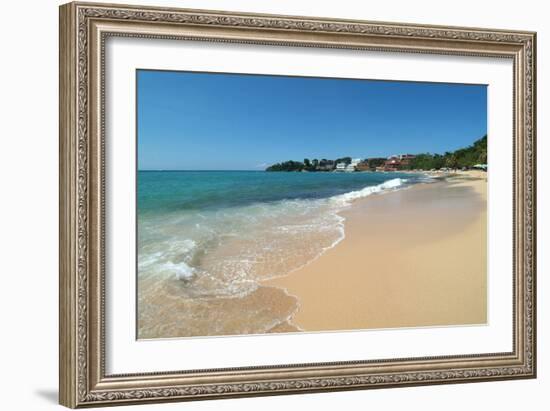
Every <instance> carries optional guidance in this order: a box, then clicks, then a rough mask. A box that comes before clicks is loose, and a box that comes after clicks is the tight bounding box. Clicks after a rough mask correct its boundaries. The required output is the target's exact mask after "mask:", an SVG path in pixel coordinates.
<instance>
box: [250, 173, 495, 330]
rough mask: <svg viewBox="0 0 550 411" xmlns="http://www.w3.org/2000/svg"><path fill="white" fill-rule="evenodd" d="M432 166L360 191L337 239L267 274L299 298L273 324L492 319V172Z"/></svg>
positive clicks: (347, 325)
mask: <svg viewBox="0 0 550 411" xmlns="http://www.w3.org/2000/svg"><path fill="white" fill-rule="evenodd" d="M424 174H427V175H429V176H431V177H432V178H436V179H437V181H436V182H434V183H430V184H418V185H415V186H411V187H408V188H407V189H404V190H396V191H393V192H385V193H384V194H383V195H373V196H368V197H367V198H362V199H359V200H356V201H355V202H354V203H353V204H352V205H351V207H350V208H348V209H346V210H343V211H342V212H340V215H341V216H342V217H344V218H345V221H344V226H345V233H346V234H345V237H344V238H343V239H342V240H341V241H340V242H338V243H337V244H336V246H334V247H332V248H329V249H328V250H326V251H325V252H323V254H321V255H320V256H319V257H318V258H316V259H314V260H312V261H311V262H309V263H307V264H306V265H304V266H302V267H300V268H297V269H296V270H293V271H292V272H291V273H289V274H287V275H286V276H281V277H277V278H273V279H269V280H265V281H262V282H261V285H260V286H261V287H267V288H279V289H283V290H284V291H285V292H286V293H287V295H289V296H293V297H295V298H296V299H297V302H298V308H297V309H296V311H295V312H294V313H293V314H292V315H291V316H290V317H289V319H288V320H287V321H285V322H284V323H282V324H279V325H277V326H275V327H273V328H272V329H270V330H269V332H277V333H278V332H297V331H299V332H303V331H306V332H307V331H336V330H346V329H350V330H351V329H373V328H396V327H422V326H441V325H474V324H484V323H486V321H487V307H486V306H487V283H486V276H487V273H486V266H487V255H486V236H487V233H486V224H487V222H486V204H487V187H486V181H487V173H485V172H477V171H465V172H457V173H453V174H449V175H441V174H440V173H438V174H435V175H432V174H430V173H424ZM449 209H450V210H449ZM449 211H451V212H452V213H453V214H452V218H449ZM419 221H421V223H422V224H418V222H419ZM442 223H443V225H441V224H442ZM396 244H398V245H399V247H398V248H395V245H396ZM395 252H398V255H396V254H395ZM365 253H366V254H365ZM427 261H431V263H429V262H428V263H427ZM466 261H467V262H468V263H465V262H466ZM449 263H451V264H449ZM460 267H464V269H463V270H462V269H461V268H460ZM461 270H462V271H463V272H460V271H461ZM422 285H423V286H424V287H422ZM359 289H361V290H362V292H357V290H359ZM434 293H435V294H434Z"/></svg>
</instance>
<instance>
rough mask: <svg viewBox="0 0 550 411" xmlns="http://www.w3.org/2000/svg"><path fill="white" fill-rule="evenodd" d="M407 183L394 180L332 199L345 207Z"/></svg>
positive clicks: (402, 179)
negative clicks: (360, 199)
mask: <svg viewBox="0 0 550 411" xmlns="http://www.w3.org/2000/svg"><path fill="white" fill-rule="evenodd" d="M405 182H407V179H404V178H394V179H392V180H388V181H385V182H383V183H381V184H378V185H375V186H369V187H365V188H363V189H361V190H357V191H350V192H349V193H345V194H340V195H337V196H334V197H332V200H333V201H334V202H335V203H337V204H338V205H343V206H345V205H349V204H350V202H352V201H353V200H357V199H359V198H364V197H367V196H370V195H371V194H375V193H380V192H383V191H388V190H395V189H397V188H399V187H401V186H402V185H403V184H404V183H405Z"/></svg>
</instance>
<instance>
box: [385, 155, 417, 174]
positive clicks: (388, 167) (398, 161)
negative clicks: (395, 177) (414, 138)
mask: <svg viewBox="0 0 550 411" xmlns="http://www.w3.org/2000/svg"><path fill="white" fill-rule="evenodd" d="M415 157H416V156H414V155H413V154H399V155H392V156H389V157H388V158H387V159H386V161H385V162H384V164H383V165H381V166H379V167H376V170H377V171H398V170H400V169H402V168H403V167H408V166H409V165H410V164H411V161H412V160H413V159H414V158H415Z"/></svg>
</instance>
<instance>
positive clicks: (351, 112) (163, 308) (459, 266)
mask: <svg viewBox="0 0 550 411" xmlns="http://www.w3.org/2000/svg"><path fill="white" fill-rule="evenodd" d="M136 93H137V99H136V129H137V152H136V158H137V169H136V189H137V193H136V216H137V217H136V230H137V236H136V250H137V261H136V267H137V273H136V284H137V295H136V331H137V338H138V339H155V338H186V337H214V336H239V335H262V334H274V333H304V332H306V333H307V332H335V331H357V330H374V329H378V330H380V329H393V328H401V327H441V326H472V325H483V324H486V323H487V182H488V174H489V173H490V170H489V164H488V152H487V140H488V138H490V136H488V135H487V86H486V85H484V84H457V83H430V82H413V81H385V80H366V79H347V78H319V77H300V76H281V75H251V74H232V73H207V72H188V71H163V70H141V69H140V70H137V71H136Z"/></svg>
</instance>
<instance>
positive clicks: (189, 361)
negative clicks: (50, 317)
mask: <svg viewBox="0 0 550 411" xmlns="http://www.w3.org/2000/svg"><path fill="white" fill-rule="evenodd" d="M535 56H536V36H535V33H533V32H527V31H525V32H518V31H509V30H488V29H479V28H475V29H474V28H460V27H442V26H432V25H429V26H428V25H426V26H424V25H412V24H402V23H399V24H398V23H380V22H366V21H351V20H331V19H318V18H312V17H291V16H275V15H256V14H245V13H231V12H220V11H200V10H186V9H167V8H155V7H134V6H120V5H107V4H92V3H70V4H66V5H63V6H61V8H60V186H61V188H60V403H61V404H63V405H65V406H68V407H73V408H74V407H84V406H104V405H117V404H129V403H143V402H161V401H174V400H181V401H183V400H199V399H215V398H225V397H242V396H251V395H267V394H292V393H305V392H316V391H329V390H349V389H369V388H383V387H398V386H411V385H420V384H442V383H458V382H478V381H492V380H502V379H516V378H517V379H520V378H534V377H535V375H536V330H535V323H536V317H535V315H536V294H535V291H536V286H535V285H536V282H535V269H536V267H535V253H536V246H535V241H536V233H535V220H536V210H535V191H536V190H535V187H536V184H535V181H536V180H535V134H536V123H535V101H536V98H535V84H536V80H535V67H536V58H535Z"/></svg>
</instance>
